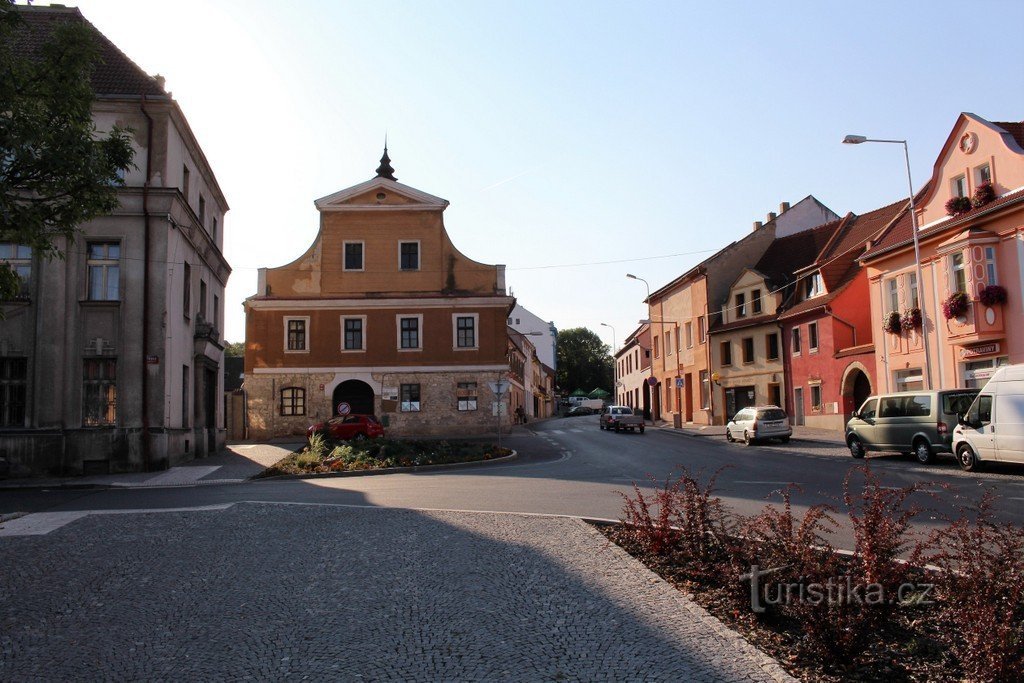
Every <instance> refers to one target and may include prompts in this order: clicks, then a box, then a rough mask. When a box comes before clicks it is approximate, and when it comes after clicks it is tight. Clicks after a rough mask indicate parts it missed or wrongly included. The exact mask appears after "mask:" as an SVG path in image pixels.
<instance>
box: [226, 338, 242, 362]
mask: <svg viewBox="0 0 1024 683" xmlns="http://www.w3.org/2000/svg"><path fill="white" fill-rule="evenodd" d="M224 355H225V356H237V357H238V358H241V357H242V356H244V355H245V342H227V343H225V344H224Z"/></svg>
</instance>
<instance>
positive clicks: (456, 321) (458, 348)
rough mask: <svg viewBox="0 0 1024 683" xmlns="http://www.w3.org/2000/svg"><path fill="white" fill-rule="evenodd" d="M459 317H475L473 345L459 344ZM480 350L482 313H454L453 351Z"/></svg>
mask: <svg viewBox="0 0 1024 683" xmlns="http://www.w3.org/2000/svg"><path fill="white" fill-rule="evenodd" d="M459 318H472V319H473V345H472V346H459ZM479 350H480V314H479V313H452V351H479Z"/></svg>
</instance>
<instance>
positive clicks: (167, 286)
mask: <svg viewBox="0 0 1024 683" xmlns="http://www.w3.org/2000/svg"><path fill="white" fill-rule="evenodd" d="M16 11H18V12H19V13H20V14H21V17H22V18H23V19H24V20H25V22H26V23H25V29H26V30H27V31H30V32H32V33H33V34H35V35H36V36H39V35H46V34H47V33H48V32H49V31H52V30H53V29H54V28H55V27H56V26H59V25H61V24H65V23H74V24H82V25H85V26H87V27H89V28H90V29H91V30H92V31H93V32H94V35H95V37H96V40H97V42H98V47H99V50H100V55H101V61H100V63H99V64H98V65H97V67H96V69H95V71H94V72H93V75H92V85H93V90H94V91H95V93H96V100H95V103H94V105H93V121H94V122H95V124H96V127H97V129H98V130H100V131H105V130H110V128H111V127H112V126H114V125H115V124H117V125H120V126H122V127H126V128H130V129H131V130H132V131H133V139H132V144H133V147H134V150H135V158H134V163H135V167H134V168H131V169H128V171H127V172H126V173H125V175H124V187H123V188H121V189H119V190H118V196H119V199H120V206H119V207H118V209H117V210H116V211H114V213H112V214H110V215H108V216H103V217H100V218H97V219H95V220H92V221H90V222H88V223H86V224H84V225H82V226H80V228H81V235H80V237H79V238H78V239H77V240H76V241H75V242H74V243H73V244H69V243H66V242H64V241H62V240H61V241H58V242H57V247H58V248H59V249H60V250H61V251H62V252H64V253H65V255H66V258H65V259H63V260H60V259H54V260H45V259H42V258H40V257H39V256H38V255H35V254H32V253H31V251H30V250H28V249H27V248H26V247H23V246H19V245H15V244H10V243H6V244H3V243H0V258H4V259H6V260H8V261H9V262H10V263H11V264H12V265H13V266H14V267H15V269H16V270H18V271H19V272H21V273H22V274H23V275H25V276H26V279H27V284H26V287H25V290H24V294H23V296H22V297H20V298H19V299H17V300H15V301H8V302H3V303H2V304H0V306H2V308H3V313H4V318H3V320H0V376H2V378H3V381H2V387H0V389H2V391H0V452H2V453H4V454H5V457H6V458H7V459H8V460H9V461H10V464H11V469H12V473H13V474H15V475H18V474H80V473H98V472H117V471H137V470H152V469H160V468H166V467H168V466H170V465H175V464H178V463H180V462H182V461H186V460H189V459H191V458H193V457H197V456H202V455H206V454H209V453H212V452H214V451H216V450H217V448H218V447H219V446H220V445H222V444H223V442H224V415H223V401H222V400H221V396H222V394H223V391H222V386H223V371H222V364H223V348H222V346H221V343H220V330H221V329H223V302H224V287H225V285H226V283H227V279H228V275H229V274H230V272H231V269H230V267H229V266H228V263H227V261H226V260H225V259H224V255H223V254H222V253H221V248H222V244H223V233H224V214H225V213H226V212H227V210H228V205H227V202H226V201H225V199H224V195H223V193H222V192H221V189H220V186H219V185H218V184H217V179H216V177H215V176H214V174H213V170H212V168H211V167H210V164H209V162H208V161H207V159H206V156H205V155H204V154H203V150H202V149H201V148H200V146H199V142H198V140H196V138H195V136H194V135H193V133H192V130H191V128H190V127H189V125H188V121H186V119H185V116H184V114H183V113H182V111H181V108H180V107H179V106H178V103H177V102H175V101H174V99H173V98H172V97H171V96H170V94H169V93H168V92H167V91H166V90H164V87H163V79H162V78H160V77H153V76H149V75H148V74H146V73H145V72H143V71H142V70H141V69H139V68H138V67H137V66H136V65H135V64H134V63H133V62H132V61H131V60H129V59H128V57H126V56H125V55H124V54H123V53H122V52H121V51H120V50H118V48H117V47H116V46H115V45H114V44H113V43H111V42H110V41H109V40H107V39H106V38H105V37H104V36H103V35H102V34H100V33H99V31H96V29H95V28H94V27H92V25H91V24H89V23H88V22H87V21H86V20H85V18H84V17H83V16H82V14H81V13H80V12H79V11H78V10H77V9H74V8H65V7H62V6H52V7H34V6H17V10H16ZM21 35H24V34H21ZM16 40H19V38H16ZM31 42H32V41H30V40H27V39H26V40H25V42H23V43H19V44H18V45H17V47H16V51H20V52H22V54H24V55H26V56H32V55H33V54H35V53H34V52H33V48H32V45H31Z"/></svg>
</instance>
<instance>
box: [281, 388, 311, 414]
mask: <svg viewBox="0 0 1024 683" xmlns="http://www.w3.org/2000/svg"><path fill="white" fill-rule="evenodd" d="M305 414H306V390H305V389H303V388H302V387H284V388H283V389H281V415H284V416H286V417H287V416H291V415H305Z"/></svg>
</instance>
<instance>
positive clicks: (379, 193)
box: [377, 192, 388, 202]
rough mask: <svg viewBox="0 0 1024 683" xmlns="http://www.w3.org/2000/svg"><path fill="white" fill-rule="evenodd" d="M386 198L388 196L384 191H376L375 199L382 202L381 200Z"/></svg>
mask: <svg viewBox="0 0 1024 683" xmlns="http://www.w3.org/2000/svg"><path fill="white" fill-rule="evenodd" d="M387 198H388V196H387V195H386V194H385V193H383V192H378V193H377V201H378V202H382V201H384V200H385V199H387Z"/></svg>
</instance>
